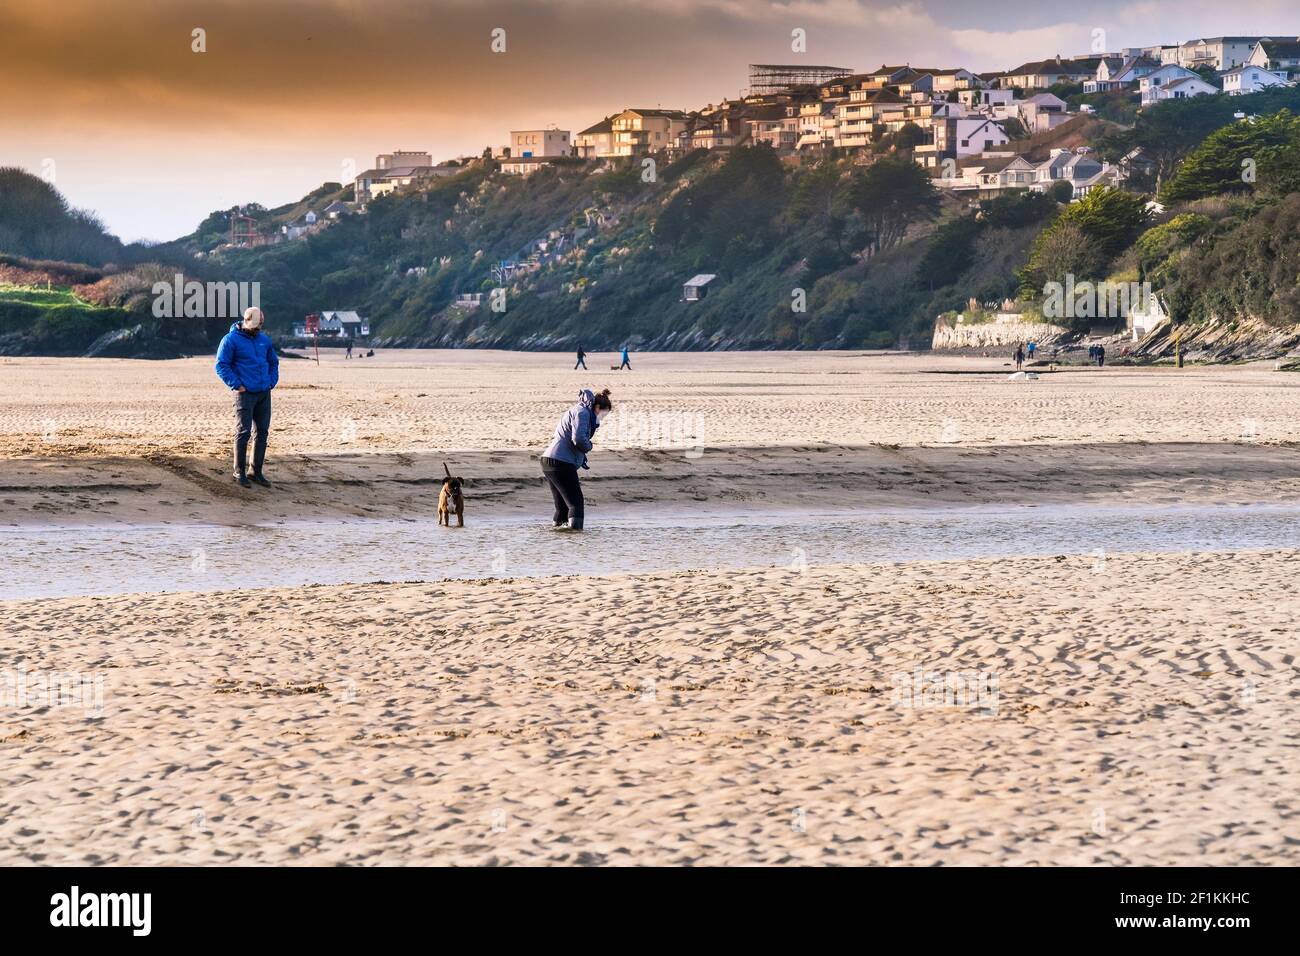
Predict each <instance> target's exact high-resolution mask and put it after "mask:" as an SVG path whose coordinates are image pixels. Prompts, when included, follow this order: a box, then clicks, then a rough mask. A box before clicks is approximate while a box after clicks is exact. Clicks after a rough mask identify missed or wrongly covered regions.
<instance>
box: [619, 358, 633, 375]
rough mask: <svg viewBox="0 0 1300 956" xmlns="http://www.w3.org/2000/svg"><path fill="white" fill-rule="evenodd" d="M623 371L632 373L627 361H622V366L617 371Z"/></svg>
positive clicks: (630, 364) (630, 365) (629, 363)
mask: <svg viewBox="0 0 1300 956" xmlns="http://www.w3.org/2000/svg"><path fill="white" fill-rule="evenodd" d="M623 369H627V370H628V371H629V372H630V371H632V363H631V362H629V361H628V360H627V359H623V364H622V365H620V366H619V367H618V370H619V371H620V372H621V371H623Z"/></svg>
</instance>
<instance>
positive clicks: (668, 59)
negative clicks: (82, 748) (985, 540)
mask: <svg viewBox="0 0 1300 956" xmlns="http://www.w3.org/2000/svg"><path fill="white" fill-rule="evenodd" d="M1014 7H1016V8H1027V9H1030V10H1032V11H1033V12H1032V13H1024V12H1020V13H1016V12H1012V5H1009V4H1006V3H975V2H966V0H912V2H901V3H890V2H883V3H882V2H872V0H783V2H776V0H690V2H688V0H649V2H639V3H634V2H628V0H545V2H543V0H512V2H502V0H477V2H474V0H425V2H415V0H202V2H199V0H170V2H168V0H39V2H37V0H0V104H3V105H0V111H2V112H0V166H2V165H16V166H21V167H24V168H26V169H29V170H31V171H33V172H41V171H42V170H50V171H52V173H53V176H54V183H55V185H56V186H57V187H58V188H59V189H60V190H61V191H63V193H64V194H65V195H66V196H67V197H68V199H69V200H70V201H71V202H72V203H73V204H74V205H77V206H80V207H84V208H89V209H92V210H94V211H96V212H98V213H99V214H100V215H101V217H102V218H103V219H104V220H105V221H106V222H107V224H108V226H109V227H110V228H111V229H112V230H113V231H115V232H117V233H118V234H119V235H121V236H122V237H123V238H124V239H128V240H131V239H138V238H152V239H170V238H173V237H175V236H177V235H180V234H182V233H185V232H188V231H190V230H191V229H193V227H194V226H195V225H196V224H197V223H198V221H199V220H200V219H201V218H202V217H203V216H205V215H206V214H207V213H209V212H211V211H212V210H214V209H218V208H224V207H229V206H231V205H233V204H235V203H237V202H248V201H256V202H261V203H263V204H265V205H278V204H281V203H284V202H288V201H290V200H294V199H297V198H298V197H299V196H301V195H302V194H303V193H305V192H307V191H309V190H310V189H313V188H315V187H316V186H318V185H319V184H320V183H322V182H325V181H328V180H339V179H341V178H342V176H343V172H344V170H345V169H351V168H355V169H357V170H362V169H365V168H367V167H368V166H369V165H370V164H371V162H372V160H373V158H374V155H375V154H376V153H378V152H387V151H390V150H392V149H395V148H406V149H412V148H425V149H428V150H430V151H431V152H433V154H434V156H435V157H436V158H439V159H441V158H449V157H452V156H456V155H459V154H464V153H473V154H477V153H479V152H481V151H482V149H483V147H484V146H486V145H490V144H498V143H504V142H505V141H506V135H507V133H508V131H509V130H510V129H525V128H529V127H536V126H543V125H548V124H551V123H555V124H558V125H559V126H561V127H562V128H567V129H572V130H574V131H577V130H579V129H581V128H583V127H585V126H588V125H590V124H592V123H594V122H596V121H597V120H599V119H600V118H602V117H603V116H605V115H607V114H609V113H611V112H615V111H617V110H619V109H622V108H623V107H625V106H632V105H635V106H655V105H663V106H673V107H680V108H694V107H699V106H702V105H704V104H705V103H708V102H710V101H716V100H718V99H720V98H722V97H724V96H734V95H735V94H736V93H737V92H739V90H740V88H741V87H742V86H743V85H744V83H745V74H746V64H748V63H750V62H798V61H800V60H806V61H807V62H812V63H831V64H835V65H842V66H847V67H853V68H868V67H871V66H875V65H878V64H879V63H881V62H884V61H886V60H887V61H889V62H891V63H893V62H912V63H917V64H924V65H935V66H943V65H951V66H967V67H969V68H971V69H1003V68H1007V67H1011V66H1015V65H1017V64H1018V63H1020V62H1022V61H1024V60H1026V59H1037V58H1041V57H1043V56H1050V55H1053V54H1055V53H1058V52H1059V53H1062V54H1066V55H1069V54H1073V53H1083V52H1086V51H1087V50H1088V49H1089V45H1090V43H1091V38H1092V34H1093V31H1094V30H1095V29H1103V30H1106V31H1107V34H1108V36H1107V44H1108V46H1109V47H1111V48H1112V49H1113V48H1118V47H1120V46H1123V45H1133V44H1145V43H1155V42H1162V41H1164V42H1175V41H1177V40H1180V39H1187V38H1189V37H1190V36H1192V35H1193V31H1195V32H1199V33H1201V34H1211V33H1224V32H1228V33H1256V32H1277V31H1282V30H1285V31H1289V32H1290V33H1291V34H1292V35H1296V34H1300V5H1298V4H1295V3H1294V0H1256V2H1255V3H1253V4H1251V6H1250V9H1249V11H1248V12H1246V13H1239V14H1234V13H1233V12H1231V11H1228V12H1225V11H1224V5H1223V4H1222V3H1220V2H1217V0H1214V2H1211V0H1148V2H1140V0H1128V2H1125V0H1070V2H1067V0H1043V2H1041V3H1037V4H1033V5H1029V4H1020V3H1017V4H1015V5H1014ZM1242 17H1245V19H1244V20H1243V19H1241V18H1242ZM1162 23H1167V24H1168V27H1167V28H1161V27H1160V26H1159V24H1162ZM498 27H499V28H503V29H505V31H506V52H505V53H493V52H492V50H491V48H490V44H491V31H492V30H493V29H494V28H498ZM195 28H202V29H203V30H204V31H206V46H207V50H206V52H203V53H196V52H193V51H192V49H191V47H192V39H191V36H192V31H193V30H194V29H195ZM794 28H800V29H803V30H805V31H806V32H807V38H808V43H807V53H806V54H804V55H802V56H799V55H794V54H792V53H791V50H790V32H791V30H792V29H794ZM349 161H350V162H351V164H352V165H351V166H346V165H345V164H347V163H349Z"/></svg>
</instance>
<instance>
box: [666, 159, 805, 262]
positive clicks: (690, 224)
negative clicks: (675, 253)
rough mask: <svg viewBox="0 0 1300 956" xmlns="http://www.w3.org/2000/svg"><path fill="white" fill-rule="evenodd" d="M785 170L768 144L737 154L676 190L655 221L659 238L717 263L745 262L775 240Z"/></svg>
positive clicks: (670, 244) (677, 247)
mask: <svg viewBox="0 0 1300 956" xmlns="http://www.w3.org/2000/svg"><path fill="white" fill-rule="evenodd" d="M784 196H785V172H784V170H783V169H782V167H781V160H780V159H778V158H777V156H776V153H775V152H774V151H773V150H772V148H771V147H770V146H766V145H762V146H752V147H742V148H741V149H737V150H734V151H733V152H732V153H731V154H730V156H728V157H727V161H726V162H725V163H723V164H722V165H721V166H720V167H719V168H718V169H716V170H714V171H713V172H711V173H708V174H707V175H704V176H701V177H700V178H699V179H698V180H696V181H695V182H693V183H692V184H691V185H690V186H688V187H687V188H685V189H682V190H680V191H679V192H677V193H676V194H675V195H674V196H673V198H672V199H670V200H669V201H668V203H667V205H665V206H664V208H663V211H662V212H661V213H660V214H659V216H658V218H657V219H656V220H655V225H654V234H655V238H656V239H659V240H662V241H663V242H666V243H667V244H668V245H669V246H670V247H671V248H673V249H674V250H679V249H684V248H696V249H698V250H699V251H700V252H701V253H703V255H704V257H705V258H706V259H709V260H712V261H714V262H717V263H719V268H723V266H722V265H721V263H722V261H723V260H724V259H725V260H727V261H729V262H731V263H733V264H734V263H738V262H741V261H743V259H744V257H745V256H746V255H754V254H756V252H757V251H758V250H761V249H765V248H767V247H768V246H769V245H770V244H771V243H772V242H773V241H774V239H775V233H774V230H773V228H772V221H773V219H774V217H775V215H776V213H777V212H779V211H780V210H781V207H782V205H783V204H784Z"/></svg>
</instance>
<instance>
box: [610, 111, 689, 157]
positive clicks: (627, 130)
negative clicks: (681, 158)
mask: <svg viewBox="0 0 1300 956" xmlns="http://www.w3.org/2000/svg"><path fill="white" fill-rule="evenodd" d="M686 120H687V116H686V114H685V113H683V112H682V111H681V110H664V109H626V110H624V111H623V112H621V113H619V114H617V115H615V116H613V117H611V118H610V131H611V134H612V136H613V149H614V155H615V156H644V155H646V154H647V153H656V152H659V151H660V150H665V149H669V148H671V147H673V146H676V145H677V141H678V137H679V136H680V135H681V133H682V131H683V130H685V129H686Z"/></svg>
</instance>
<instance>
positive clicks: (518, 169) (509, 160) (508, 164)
mask: <svg viewBox="0 0 1300 956" xmlns="http://www.w3.org/2000/svg"><path fill="white" fill-rule="evenodd" d="M560 158H561V157H559V156H507V157H506V158H505V159H503V160H501V161H500V162H501V172H503V173H505V174H506V175H508V176H531V175H532V174H533V173H535V172H537V171H538V170H539V169H541V168H542V167H543V166H550V165H553V164H554V163H555V161H556V160H557V159H560Z"/></svg>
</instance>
